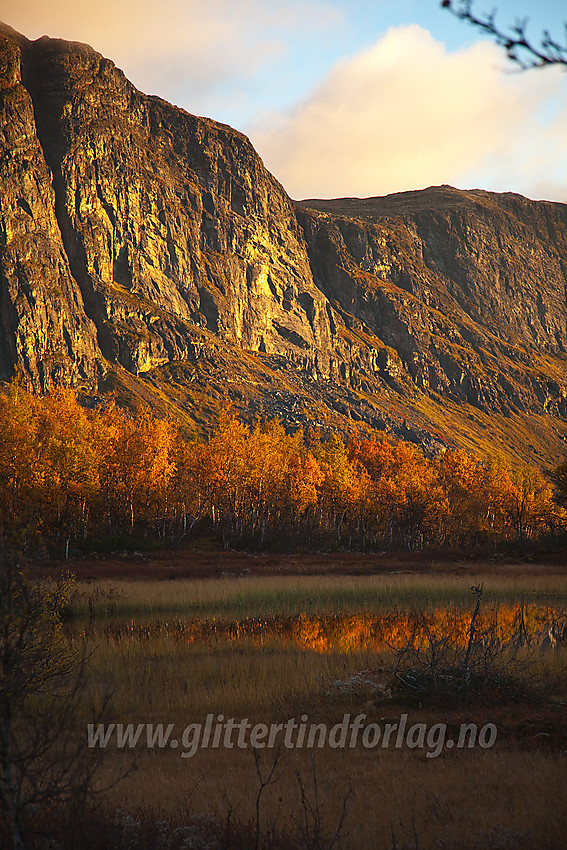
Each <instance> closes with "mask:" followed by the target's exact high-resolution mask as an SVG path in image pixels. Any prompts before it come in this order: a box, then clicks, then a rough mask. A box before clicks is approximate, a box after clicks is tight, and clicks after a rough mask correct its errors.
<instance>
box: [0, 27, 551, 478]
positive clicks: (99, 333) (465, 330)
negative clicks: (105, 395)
mask: <svg viewBox="0 0 567 850" xmlns="http://www.w3.org/2000/svg"><path fill="white" fill-rule="evenodd" d="M0 186H1V192H0V379H4V380H7V379H9V378H10V377H11V376H12V374H13V373H14V370H15V369H16V368H18V369H19V370H20V371H21V373H22V374H23V375H24V377H25V378H26V379H27V381H28V382H29V384H30V385H31V386H33V387H34V388H35V389H36V390H38V391H40V390H45V389H48V388H49V387H50V386H51V385H53V384H58V383H68V384H72V385H75V386H77V387H82V388H85V389H86V390H88V391H89V392H91V393H97V392H99V391H100V390H101V389H105V388H109V387H112V388H114V389H116V390H117V391H118V392H119V393H122V394H123V395H124V397H125V398H127V399H129V400H130V402H131V403H135V402H136V401H137V400H140V399H146V400H148V401H151V402H152V403H156V404H162V405H165V406H166V407H173V408H177V411H178V413H180V414H181V415H182V416H185V417H186V419H188V420H190V421H194V422H197V423H198V424H201V425H203V426H205V425H206V424H207V422H208V421H209V420H210V419H211V418H212V417H213V416H214V413H215V412H216V410H217V409H218V408H219V407H220V406H222V405H223V404H225V403H226V402H227V401H228V402H231V403H232V404H233V405H234V406H235V407H236V409H237V410H240V411H241V412H242V413H243V415H246V416H253V415H257V414H259V413H264V414H266V415H279V416H281V417H282V418H283V419H284V421H285V422H286V423H287V424H288V425H289V426H290V427H296V426H298V425H301V424H307V423H308V422H311V421H315V422H319V423H320V424H323V425H325V426H326V427H339V428H341V429H342V430H348V429H349V427H351V426H352V425H353V423H359V422H367V423H368V424H369V425H371V426H373V427H378V428H384V429H386V430H393V431H396V432H397V433H400V434H403V435H404V436H406V437H410V438H411V439H415V440H417V441H419V442H424V443H426V444H429V445H431V446H434V445H439V443H442V442H447V441H450V440H454V441H456V442H458V443H459V442H460V443H461V444H464V445H467V447H470V446H471V444H472V445H473V446H474V444H475V434H476V435H477V436H478V433H479V429H481V428H483V427H484V428H486V429H487V430H488V431H490V430H491V428H493V425H494V423H495V422H496V423H500V424H499V425H498V428H496V426H494V427H495V428H496V430H494V428H493V431H494V435H495V436H496V438H497V439H500V440H501V441H502V440H504V439H508V438H507V437H503V436H502V434H503V433H505V432H506V433H507V431H506V427H507V426H506V423H505V422H504V420H506V419H510V418H511V419H512V420H514V421H516V424H518V422H519V421H520V420H519V419H518V417H520V418H521V417H523V419H522V428H523V429H524V430H526V429H527V431H526V433H527V432H528V431H529V432H530V433H531V434H534V433H537V434H538V435H539V436H538V437H537V439H536V438H533V440H534V442H535V444H536V445H531V444H530V445H531V449H529V451H528V454H529V453H530V451H532V449H533V452H532V459H534V458H535V456H536V455H537V456H538V458H539V461H540V462H543V460H545V459H546V458H549V457H558V456H559V453H560V449H561V446H562V443H561V440H562V437H563V433H564V431H565V429H564V426H563V418H564V417H565V416H566V414H567V406H566V402H565V398H566V391H565V385H566V370H565V363H566V362H567V361H566V359H565V350H566V348H567V304H566V286H567V268H566V256H567V254H566V248H567V207H565V206H563V205H560V204H547V203H534V202H531V201H527V200H526V199H524V198H520V197H519V196H514V195H494V194H489V193H486V192H481V191H474V192H460V191H458V190H455V189H451V188H450V187H437V188H432V189H428V190H425V191H424V192H413V193H403V194H401V195H395V196H390V197H387V198H374V199H367V200H357V199H342V200H335V201H305V202H303V203H302V204H301V205H295V204H294V203H293V202H292V201H290V199H289V198H288V196H287V195H286V193H285V192H284V190H283V189H282V187H281V186H280V184H279V183H278V182H277V181H276V180H275V179H274V178H273V177H272V176H271V175H270V174H269V173H268V172H267V171H266V169H265V168H264V166H263V164H262V162H261V160H260V159H259V157H258V156H257V154H256V153H255V151H254V149H253V148H252V146H251V145H250V142H249V141H248V139H247V138H246V137H245V136H243V135H242V134H240V133H238V132H236V131H235V130H232V129H231V128H229V127H227V126H225V125H222V124H218V123H215V122H214V121H210V120H207V119H204V118H197V117H195V116H193V115H189V114H188V113H186V112H184V111H183V110H180V109H177V108H175V107H173V106H171V105H169V104H168V103H165V102H164V101H162V100H160V99H159V98H155V97H147V96H145V95H143V94H142V93H140V92H139V91H137V90H136V89H135V88H134V87H133V86H132V85H131V83H129V82H128V80H127V79H126V78H125V77H124V75H123V74H122V72H121V71H119V70H118V69H117V68H116V67H115V66H114V64H113V63H112V62H111V61H109V60H108V59H104V58H103V57H102V56H100V54H98V53H96V51H94V50H93V49H92V48H90V47H88V46H87V45H81V44H75V43H69V42H64V41H59V40H53V39H48V38H41V39H39V40H38V41H35V42H30V41H28V40H27V39H25V38H24V37H23V36H21V35H19V34H18V33H15V32H14V31H13V30H10V29H9V28H7V27H1V28H0ZM448 410H451V411H452V413H451V416H450V417H449V418H447V411H448ZM479 417H480V419H479ZM483 417H484V419H483ZM514 417H516V419H514ZM530 417H531V419H530ZM473 420H474V422H473ZM481 420H482V422H481ZM528 420H529V421H528ZM471 423H472V424H471ZM490 423H492V424H490ZM502 423H504V424H502ZM498 429H500V431H501V432H502V433H501V434H500V436H499V437H498V436H497V435H496V431H497V430H498ZM512 431H514V428H512ZM515 431H518V429H517V428H515ZM526 439H528V438H527V437H526ZM526 439H524V437H522V438H521V439H519V441H518V443H517V447H518V448H517V450H518V453H521V452H523V451H524V449H525V448H526V445H525V444H526ZM471 441H472V443H471ZM476 442H477V443H478V440H476ZM512 442H513V441H512ZM542 447H545V450H544V449H542ZM528 448H529V447H528ZM536 459H537V458H536Z"/></svg>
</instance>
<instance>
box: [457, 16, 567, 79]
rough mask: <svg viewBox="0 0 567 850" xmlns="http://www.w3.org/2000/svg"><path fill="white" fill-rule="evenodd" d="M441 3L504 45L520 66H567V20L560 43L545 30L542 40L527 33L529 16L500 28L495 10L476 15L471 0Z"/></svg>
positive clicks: (509, 56)
mask: <svg viewBox="0 0 567 850" xmlns="http://www.w3.org/2000/svg"><path fill="white" fill-rule="evenodd" d="M441 6H442V7H443V8H444V9H448V10H449V11H450V12H451V13H452V14H453V15H455V17H457V18H459V19H460V20H462V21H467V22H468V23H469V24H472V25H473V26H475V27H477V28H478V29H480V30H482V31H483V32H485V33H486V34H487V35H490V36H492V38H493V39H494V40H495V41H496V43H497V44H499V45H500V46H501V47H503V48H504V50H505V51H506V54H507V55H508V58H509V59H511V60H512V61H513V62H515V63H516V64H517V65H519V67H520V68H522V69H524V70H527V69H528V68H544V67H547V66H548V65H563V66H564V67H567V24H565V25H564V26H565V41H564V43H563V44H561V43H560V42H559V41H557V40H556V39H555V38H552V36H551V35H550V33H549V32H548V30H544V31H543V33H542V34H541V36H540V38H539V41H536V42H534V41H532V40H531V38H529V37H528V35H527V27H528V19H527V18H518V19H517V20H516V21H515V23H514V24H513V25H511V26H510V27H507V28H506V29H501V28H500V27H499V26H498V25H497V23H496V12H495V11H492V12H490V14H482V15H477V14H475V12H474V10H473V2H472V0H442V3H441Z"/></svg>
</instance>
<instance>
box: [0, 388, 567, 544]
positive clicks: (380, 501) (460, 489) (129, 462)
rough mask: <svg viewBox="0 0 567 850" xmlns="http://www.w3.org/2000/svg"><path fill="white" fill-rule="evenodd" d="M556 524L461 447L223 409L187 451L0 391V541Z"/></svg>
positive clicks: (302, 535)
mask: <svg viewBox="0 0 567 850" xmlns="http://www.w3.org/2000/svg"><path fill="white" fill-rule="evenodd" d="M560 520H561V516H560V510H559V509H558V508H557V507H556V506H555V505H554V503H553V500H552V490H551V486H550V485H549V484H548V483H547V482H546V481H545V480H544V479H543V478H542V477H541V475H539V473H537V472H536V471H534V470H531V469H527V468H526V469H523V470H516V471H512V470H510V469H509V468H507V467H506V466H505V465H504V464H502V463H500V464H497V463H481V462H480V461H478V460H477V459H475V458H472V457H470V456H469V455H467V454H465V453H464V452H460V451H455V450H448V451H446V452H445V453H444V454H442V455H440V456H439V457H436V458H429V457H426V456H424V454H423V453H422V452H421V450H420V449H419V448H417V447H416V446H414V445H412V444H409V443H404V442H402V441H399V442H389V441H387V440H386V439H385V438H383V437H382V436H377V435H371V436H365V435H363V434H362V433H361V434H359V435H358V436H355V437H353V438H351V439H350V441H349V442H348V443H345V441H344V440H343V439H342V438H341V437H340V436H339V435H337V434H331V435H321V434H315V433H310V434H307V435H304V434H303V433H302V432H297V433H295V434H293V435H289V434H287V433H286V432H285V430H284V428H283V427H282V425H281V424H280V423H279V422H278V421H275V420H274V421H270V422H262V423H257V424H256V425H255V426H253V427H248V426H247V425H244V424H243V423H241V422H239V421H238V420H237V419H236V418H234V417H233V416H231V415H230V414H228V413H227V414H224V415H223V416H222V417H221V418H220V421H219V423H218V425H217V427H216V429H215V430H214V432H213V433H212V434H211V435H210V437H209V438H208V439H207V440H204V441H196V440H189V439H187V438H185V437H184V436H183V434H182V433H181V432H180V430H179V427H178V426H177V425H176V424H175V423H174V422H173V421H170V420H167V419H160V418H157V417H156V416H154V415H153V414H152V413H151V411H150V410H149V409H145V410H141V411H139V412H138V414H137V416H131V415H129V414H128V413H125V412H124V411H122V410H120V409H119V408H118V407H117V406H116V405H115V404H114V403H113V402H112V401H109V402H107V403H105V404H103V405H102V406H101V407H99V408H97V409H95V410H87V409H85V408H84V407H82V406H81V405H80V404H79V403H78V401H77V398H76V396H75V394H74V393H73V392H71V391H69V390H63V389H61V390H58V391H56V392H54V393H52V394H51V395H48V396H46V397H43V398H39V397H35V396H32V395H30V394H28V393H27V392H26V391H25V390H24V389H23V388H22V387H21V386H19V385H18V384H17V383H14V384H12V385H11V386H10V387H8V389H6V390H5V391H4V392H1V393H0V534H1V535H2V537H3V538H4V539H6V538H7V537H14V536H15V537H16V538H17V539H18V540H19V541H20V544H21V545H22V546H23V547H24V548H26V547H28V548H30V547H31V548H33V546H34V545H36V544H37V543H38V542H39V541H46V542H49V543H50V544H54V545H56V546H57V545H59V544H60V543H62V542H63V541H67V542H68V541H70V540H71V541H81V540H85V539H87V538H99V539H100V538H104V537H105V536H116V535H131V534H135V535H136V536H138V537H139V536H143V537H145V538H149V539H161V540H163V539H168V538H169V539H179V538H180V537H182V536H183V535H185V534H186V533H188V532H190V531H191V529H196V528H200V529H201V533H202V530H203V529H205V528H206V527H209V528H210V529H211V530H212V531H214V533H215V534H216V535H218V536H219V537H220V538H221V539H222V540H223V542H224V543H225V544H226V545H235V544H239V545H267V544H269V543H273V542H277V543H282V542H289V543H291V544H294V545H297V544H301V545H310V546H321V545H333V544H335V545H337V544H338V545H341V546H356V547H368V546H371V547H403V548H410V549H416V548H419V547H421V546H424V545H428V544H435V545H455V544H462V543H466V544H474V543H481V542H483V541H486V540H493V539H494V540H499V539H506V538H511V537H518V536H520V537H524V538H530V537H535V536H537V535H538V534H540V533H541V532H542V531H545V530H549V529H552V528H553V527H554V525H555V524H556V523H557V522H558V521H560Z"/></svg>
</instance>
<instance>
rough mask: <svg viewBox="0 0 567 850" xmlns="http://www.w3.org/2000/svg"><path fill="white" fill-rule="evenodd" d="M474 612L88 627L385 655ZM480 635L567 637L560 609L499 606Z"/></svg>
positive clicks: (454, 627)
mask: <svg viewBox="0 0 567 850" xmlns="http://www.w3.org/2000/svg"><path fill="white" fill-rule="evenodd" d="M470 625H471V613H470V612H468V611H460V610H457V609H455V608H451V607H449V608H438V609H435V610H429V611H414V610H407V609H394V610H391V611H388V612H381V613H379V614H368V613H363V614H331V615H319V616H311V615H308V614H296V615H291V616H290V615H283V614H282V615H276V616H273V617H246V618H244V619H240V620H229V619H222V618H218V619H217V618H211V619H204V620H179V619H178V620H173V621H152V622H150V623H136V622H134V621H130V622H123V621H122V622H115V623H109V622H103V623H99V624H93V625H92V628H93V630H94V631H96V633H97V634H98V635H101V634H103V635H104V636H105V637H106V638H107V639H108V640H111V641H116V642H121V641H125V640H133V639H137V640H140V639H141V640H144V639H145V640H151V639H154V638H157V637H166V638H170V639H171V640H173V641H174V642H176V643H180V642H188V643H195V644H200V645H213V644H216V645H218V644H238V643H247V644H253V645H256V646H280V647H296V648H299V649H306V650H313V651H315V652H345V653H348V652H360V651H365V650H368V651H373V652H382V651H384V650H388V649H396V648H399V647H400V646H402V645H404V644H407V643H408V641H410V642H411V643H412V644H413V645H414V646H423V647H425V646H427V645H428V644H429V643H430V642H431V641H433V640H438V639H439V638H442V637H444V638H447V639H449V640H450V641H451V643H453V644H454V645H455V646H463V645H465V643H466V641H467V640H468V639H469V632H470ZM476 631H477V635H478V634H480V635H482V634H487V635H490V636H491V638H492V639H497V640H498V641H501V642H502V643H509V642H514V641H515V642H518V643H529V644H531V645H532V646H541V647H543V648H547V647H548V646H554V645H555V644H556V643H557V642H562V641H567V619H566V617H565V614H564V613H562V612H558V611H556V610H554V609H553V608H550V607H547V606H538V605H535V604H534V605H515V606H507V605H501V606H498V607H493V608H486V609H485V611H484V613H482V614H481V615H480V617H479V618H478V619H477V622H476Z"/></svg>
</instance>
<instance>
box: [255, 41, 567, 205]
mask: <svg viewBox="0 0 567 850" xmlns="http://www.w3.org/2000/svg"><path fill="white" fill-rule="evenodd" d="M504 64H505V63H504V59H503V57H502V54H501V51H500V50H499V49H498V48H497V47H496V46H495V45H493V44H492V43H490V42H486V41H484V42H477V43H475V44H473V45H472V46H470V47H467V48H466V49H461V50H459V51H456V52H453V53H448V52H447V51H446V49H445V47H444V45H442V44H440V43H439V42H436V41H435V40H434V39H433V37H432V36H431V35H430V33H429V32H428V31H427V30H425V29H423V28H421V27H419V26H417V25H410V26H403V27H397V28H393V29H390V30H389V31H388V32H387V33H386V34H385V36H384V37H383V38H381V39H380V40H379V41H378V42H377V43H376V44H375V45H374V46H372V47H369V48H367V49H365V50H363V51H362V52H360V53H358V54H357V55H355V56H354V57H352V58H350V59H342V60H341V61H339V62H337V63H336V64H335V65H334V67H333V68H332V69H331V71H330V72H329V74H328V76H327V77H326V79H325V80H324V81H323V82H322V83H321V84H320V85H319V86H318V87H317V88H316V89H315V90H314V91H313V93H312V94H311V96H310V97H308V98H306V99H305V100H303V101H302V102H301V103H299V104H297V105H296V106H295V107H294V108H293V109H291V110H289V111H287V112H280V113H271V114H265V115H263V116H262V117H261V118H260V119H259V120H258V121H257V122H256V123H255V125H254V126H252V127H249V128H248V132H249V135H250V136H251V139H252V141H253V142H254V143H255V145H256V147H257V149H258V150H259V152H260V154H261V156H262V157H263V159H264V161H265V163H266V165H267V167H268V168H269V169H270V170H271V171H272V172H273V173H274V174H275V175H276V176H277V177H278V179H279V180H281V181H282V183H283V184H284V186H285V187H286V189H287V190H288V192H289V193H290V194H291V195H292V197H295V198H306V197H338V196H344V195H360V196H369V195H374V194H375V195H383V194H388V193H390V192H397V191H404V190H408V189H416V188H422V187H425V186H429V185H435V184H440V183H452V184H454V185H461V186H463V187H464V186H469V187H473V186H475V185H476V186H479V187H480V188H493V189H495V190H497V191H505V190H511V191H519V192H523V193H525V194H529V195H531V196H542V195H540V192H545V193H551V194H552V195H554V196H555V198H554V199H556V200H566V201H567V193H566V194H564V195H563V197H562V198H558V197H556V196H557V194H558V193H562V192H564V190H565V187H566V186H567V167H566V165H565V162H566V157H565V139H566V138H567V135H566V133H565V129H566V127H565V118H564V117H561V116H565V114H566V112H567V110H566V109H565V107H566V106H567V80H566V79H565V76H564V75H563V76H561V74H560V72H559V70H558V69H548V70H545V71H537V72H536V71H534V72H528V73H518V72H510V71H509V70H508V72H505V71H503V67H504ZM553 104H555V106H556V107H557V105H558V104H559V105H561V110H558V113H557V115H555V116H551V118H549V115H547V116H546V108H547V110H548V111H549V109H550V108H551V106H552V105H553Z"/></svg>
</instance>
